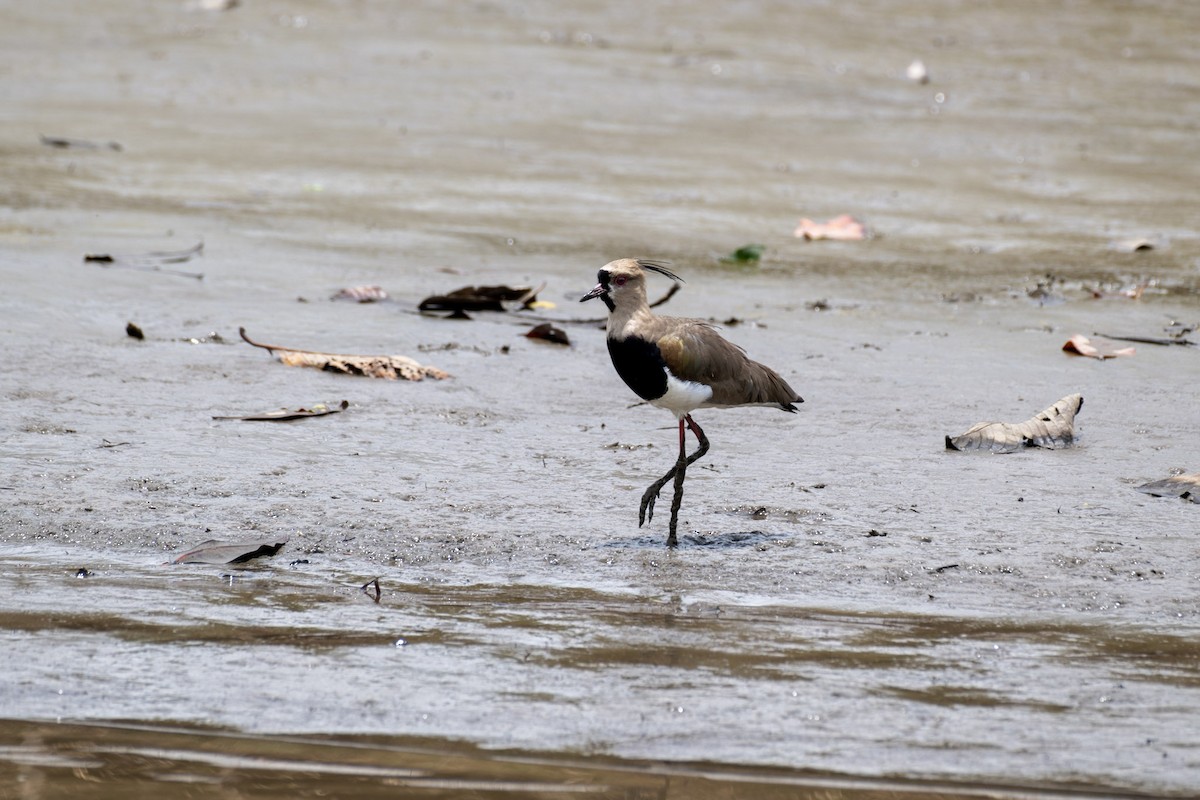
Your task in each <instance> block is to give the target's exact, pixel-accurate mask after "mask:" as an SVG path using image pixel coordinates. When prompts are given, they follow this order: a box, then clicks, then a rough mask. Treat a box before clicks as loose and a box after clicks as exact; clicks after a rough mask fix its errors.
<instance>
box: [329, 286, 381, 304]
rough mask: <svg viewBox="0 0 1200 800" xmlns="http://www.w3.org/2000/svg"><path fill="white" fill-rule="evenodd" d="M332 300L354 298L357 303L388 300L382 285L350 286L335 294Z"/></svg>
mask: <svg viewBox="0 0 1200 800" xmlns="http://www.w3.org/2000/svg"><path fill="white" fill-rule="evenodd" d="M331 299H332V300H353V301H354V302H355V303H377V302H379V301H380V300H387V299H388V293H387V292H385V291H384V290H383V287H382V286H350V287H347V288H345V289H342V290H341V291H340V292H338V293H337V294H335V295H334V296H333V297H332V298H331Z"/></svg>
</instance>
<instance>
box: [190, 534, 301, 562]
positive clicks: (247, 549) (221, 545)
mask: <svg viewBox="0 0 1200 800" xmlns="http://www.w3.org/2000/svg"><path fill="white" fill-rule="evenodd" d="M287 541H288V540H287V537H284V538H282V539H278V540H276V539H257V540H252V541H246V542H221V541H218V540H216V539H209V540H208V541H206V542H201V543H200V544H198V545H196V546H195V547H193V548H192V549H191V550H188V551H187V552H186V553H183V554H181V555H179V556H177V557H176V558H175V559H174V560H173V561H172V562H171V563H172V564H241V563H242V562H244V561H249V560H250V559H252V558H260V557H262V556H273V555H275V554H276V553H278V552H279V548H281V547H283V546H284V545H285V544H287Z"/></svg>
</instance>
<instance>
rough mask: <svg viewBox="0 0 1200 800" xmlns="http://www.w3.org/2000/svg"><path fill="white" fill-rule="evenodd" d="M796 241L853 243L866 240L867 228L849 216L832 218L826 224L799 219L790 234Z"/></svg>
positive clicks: (843, 215)
mask: <svg viewBox="0 0 1200 800" xmlns="http://www.w3.org/2000/svg"><path fill="white" fill-rule="evenodd" d="M792 235H793V236H795V237H796V238H797V239H800V238H804V239H807V240H808V241H815V240H816V239H840V240H843V241H854V240H858V239H865V238H867V226H866V225H863V224H862V223H861V222H859V221H858V220H856V219H855V218H854V217H852V216H850V215H849V214H842V215H840V216H837V217H834V218H833V219H831V220H829V221H828V222H814V221H812V220H811V219H807V218H804V219H801V220H800V222H799V223H797V224H796V230H795V231H794V232H793V233H792Z"/></svg>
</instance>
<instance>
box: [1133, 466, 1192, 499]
mask: <svg viewBox="0 0 1200 800" xmlns="http://www.w3.org/2000/svg"><path fill="white" fill-rule="evenodd" d="M1137 490H1138V491H1139V492H1144V493H1146V494H1148V495H1151V496H1153V497H1182V498H1183V499H1184V500H1189V501H1191V502H1193V503H1200V472H1193V473H1191V474H1189V475H1172V476H1171V477H1170V478H1163V479H1162V480H1159V481H1150V482H1149V483H1143V484H1142V485H1141V486H1139V487H1137Z"/></svg>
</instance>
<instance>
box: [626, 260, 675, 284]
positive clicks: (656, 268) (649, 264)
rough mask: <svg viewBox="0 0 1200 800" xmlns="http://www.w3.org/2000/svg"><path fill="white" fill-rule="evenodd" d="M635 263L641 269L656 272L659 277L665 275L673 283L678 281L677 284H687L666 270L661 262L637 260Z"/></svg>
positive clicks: (665, 266)
mask: <svg viewBox="0 0 1200 800" xmlns="http://www.w3.org/2000/svg"><path fill="white" fill-rule="evenodd" d="M637 263H638V266H639V267H641V268H642V269H648V270H650V271H651V272H657V273H658V274H659V275H666V276H667V277H668V278H670V279H671V280H673V281H678V282H679V283H686V282H687V281H685V280H684V279H683V278H681V277H679V276H678V275H676V274H675V273H674V272H671V270H669V269H667V265H666V264H664V263H663V262H661V261H650V260H648V259H645V258H639V259H638V260H637Z"/></svg>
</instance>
